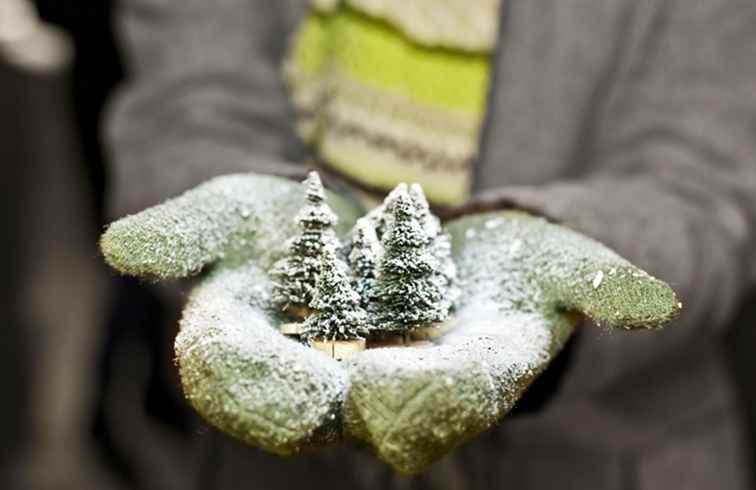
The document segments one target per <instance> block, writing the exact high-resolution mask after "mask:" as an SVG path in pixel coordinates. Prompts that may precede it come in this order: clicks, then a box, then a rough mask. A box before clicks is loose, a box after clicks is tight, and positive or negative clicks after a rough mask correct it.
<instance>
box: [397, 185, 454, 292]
mask: <svg viewBox="0 0 756 490" xmlns="http://www.w3.org/2000/svg"><path fill="white" fill-rule="evenodd" d="M409 194H410V197H412V200H413V201H414V202H415V206H416V207H417V209H418V212H419V213H420V222H421V223H422V224H423V226H424V228H425V231H426V233H428V235H429V236H430V237H431V238H432V240H433V246H432V253H433V255H435V257H436V260H437V261H438V266H437V268H436V270H435V272H434V276H435V279H436V280H437V281H438V284H439V285H440V287H442V288H444V289H445V291H446V293H445V294H446V296H445V297H446V299H447V300H449V301H450V302H454V300H455V299H456V297H457V296H458V292H459V288H458V287H457V285H456V281H457V266H456V264H455V263H454V259H452V255H451V239H450V238H449V235H448V234H447V233H446V232H444V231H443V229H442V228H441V221H440V220H439V219H438V217H437V216H435V215H434V214H433V213H431V209H430V205H429V204H428V200H427V199H426V198H425V193H424V192H423V188H422V187H421V186H420V184H412V185H411V186H410V187H409Z"/></svg>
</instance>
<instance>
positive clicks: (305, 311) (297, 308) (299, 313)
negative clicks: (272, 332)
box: [284, 305, 312, 320]
mask: <svg viewBox="0 0 756 490" xmlns="http://www.w3.org/2000/svg"><path fill="white" fill-rule="evenodd" d="M284 311H285V312H286V314H287V315H289V316H290V317H292V318H298V319H300V320H304V319H305V318H307V317H308V316H310V314H311V313H312V309H311V308H310V307H309V306H306V305H288V306H287V307H286V308H284Z"/></svg>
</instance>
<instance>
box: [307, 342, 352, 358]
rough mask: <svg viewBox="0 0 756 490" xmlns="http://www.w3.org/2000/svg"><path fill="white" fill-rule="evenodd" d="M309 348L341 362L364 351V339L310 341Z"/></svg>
mask: <svg viewBox="0 0 756 490" xmlns="http://www.w3.org/2000/svg"><path fill="white" fill-rule="evenodd" d="M310 347H312V348H313V349H316V350H319V351H321V352H324V353H326V354H328V355H329V356H331V357H333V358H334V359H336V360H339V361H341V360H345V359H349V358H351V357H354V355H355V354H357V353H358V352H362V351H363V350H365V339H355V340H311V341H310Z"/></svg>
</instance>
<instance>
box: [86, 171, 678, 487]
mask: <svg viewBox="0 0 756 490" xmlns="http://www.w3.org/2000/svg"><path fill="white" fill-rule="evenodd" d="M328 203H329V205H330V206H331V207H332V208H333V210H334V211H335V212H336V213H337V214H338V216H339V224H338V225H337V227H336V232H337V234H338V235H339V236H341V237H343V236H345V234H346V233H348V230H349V227H351V226H352V225H353V224H354V222H355V221H356V219H357V217H358V216H359V214H360V210H359V208H357V207H355V206H351V205H350V204H349V202H347V201H344V200H343V199H339V198H338V197H336V196H333V195H330V196H329V198H328ZM302 204H303V196H302V191H301V188H300V187H299V185H298V184H296V183H291V182H287V181H283V180H280V179H276V178H272V177H260V176H254V175H244V176H242V175H237V176H229V177H221V178H217V179H213V180H212V181H210V182H208V183H206V184H204V185H201V186H199V187H198V188H196V189H194V190H192V191H189V192H186V193H185V194H183V195H182V196H180V197H177V198H175V199H172V200H169V201H167V202H166V203H164V204H161V205H159V206H156V207H154V208H150V209H147V210H145V211H143V212H141V213H139V214H136V215H133V216H129V217H126V218H123V219H122V220H119V221H117V222H115V223H113V224H112V225H111V226H110V227H109V228H108V230H107V231H106V232H105V234H104V235H103V237H102V240H101V246H102V251H103V254H104V255H105V258H106V260H107V261H108V263H109V264H111V265H112V266H113V267H115V268H116V269H117V270H119V271H121V272H123V273H127V274H131V275H138V276H144V277H153V278H155V277H156V278H179V277H185V276H187V275H189V274H192V273H196V272H199V271H200V270H201V269H203V268H208V267H210V266H212V270H211V271H210V273H209V274H208V275H207V276H206V277H205V278H203V280H202V281H201V282H200V284H199V285H198V286H197V287H196V288H195V290H194V291H193V292H192V294H191V295H190V297H189V299H188V302H187V305H186V307H185V308H184V312H183V317H182V320H181V330H180V333H179V335H178V336H177V338H176V360H177V363H178V366H179V372H180V375H181V382H182V385H183V389H184V393H185V395H186V397H187V399H188V400H189V401H190V402H191V404H192V405H193V406H194V408H195V409H196V410H197V411H198V412H199V413H200V414H201V415H202V416H203V417H205V418H206V419H207V420H208V421H209V422H210V423H211V424H213V425H214V426H216V427H218V428H219V429H220V430H222V431H224V432H226V433H227V434H229V435H231V436H233V437H236V438H238V439H240V440H242V441H244V442H246V443H248V444H251V445H254V446H257V447H261V448H263V449H266V450H268V451H271V452H274V453H276V454H294V453H298V452H300V451H302V450H304V449H307V448H313V447H318V446H321V445H323V444H327V443H333V442H334V441H337V440H339V439H341V438H344V437H348V438H354V439H358V440H361V441H364V442H365V443H366V444H368V445H369V446H370V447H372V448H373V450H374V451H375V453H376V454H377V455H378V457H380V458H381V459H382V460H384V461H386V462H387V463H389V464H390V465H391V466H392V467H394V468H395V469H396V470H397V471H400V472H404V473H416V472H419V471H423V470H425V469H426V468H428V467H429V466H430V465H431V464H432V463H433V462H434V461H436V460H438V459H439V458H441V457H442V456H443V455H445V454H447V453H448V452H449V451H451V450H452V449H453V448H454V447H455V446H457V445H459V444H461V443H463V442H464V441H466V440H468V439H470V438H471V437H474V436H475V435H476V434H479V433H480V432H482V431H484V430H486V429H488V428H489V427H491V426H492V425H494V424H495V423H497V422H498V421H499V420H500V419H501V417H502V416H504V415H505V414H506V413H507V412H508V411H509V410H510V409H511V407H512V406H513V404H514V403H515V402H516V400H517V399H518V398H519V397H520V396H521V395H522V393H523V392H524V391H525V390H526V389H527V387H528V386H529V384H530V383H531V382H532V380H533V379H534V378H535V377H536V376H537V375H538V374H539V373H540V372H541V371H542V370H544V369H545V368H546V367H547V366H548V364H549V362H550V360H551V359H552V358H553V356H555V355H556V353H557V352H558V351H559V349H560V348H561V347H562V345H564V342H565V341H566V340H567V339H568V338H569V336H570V335H571V333H572V331H573V328H574V325H575V318H576V315H585V316H587V317H589V318H591V319H593V320H594V322H595V323H598V324H600V325H603V326H606V327H611V328H622V329H634V328H658V327H661V326H663V325H664V324H665V323H666V322H668V321H670V320H671V319H672V318H674V317H675V315H676V314H677V313H678V311H679V309H680V307H681V305H680V304H679V303H678V301H677V299H676V297H675V294H674V292H673V291H672V290H671V289H670V288H669V286H667V285H666V284H664V283H663V282H661V281H659V280H657V279H655V278H653V277H651V276H650V275H648V274H647V273H645V272H643V271H642V270H640V269H638V268H636V267H635V266H633V265H632V264H630V263H628V262H627V261H626V260H624V259H622V258H621V257H619V256H618V255H617V254H615V253H614V252H612V251H611V250H609V249H608V248H606V247H605V246H603V245H601V244H600V243H598V242H596V241H594V240H591V239H589V238H587V237H585V236H583V235H580V234H578V233H575V232H573V231H570V230H568V229H565V228H563V227H561V226H557V225H554V224H551V223H548V222H546V221H545V220H543V219H540V218H534V217H532V216H529V215H527V214H524V213H517V212H499V213H491V214H483V215H476V216H471V217H465V218H462V219H459V220H456V221H454V222H452V223H450V224H448V225H447V226H446V227H445V229H446V231H447V232H448V233H449V234H450V236H451V248H452V255H453V257H454V260H455V262H456V264H457V267H458V273H459V284H460V288H461V294H460V295H459V296H458V297H457V300H456V302H455V315H454V317H453V318H452V319H451V320H450V321H451V324H450V325H449V327H450V330H449V333H447V334H445V335H443V336H442V337H440V338H438V339H435V340H434V345H433V346H432V347H426V348H418V347H406V348H393V349H391V348H389V349H372V350H367V351H365V352H362V353H360V354H358V355H357V356H356V357H355V358H353V359H352V360H351V361H349V362H344V363H339V362H337V361H334V360H333V359H331V358H329V357H328V356H326V355H324V354H322V353H320V352H317V351H315V350H313V349H310V348H308V347H306V346H304V345H302V344H301V343H298V342H296V341H294V340H291V339H289V338H286V337H285V336H284V335H282V334H280V333H279V332H278V330H277V326H278V325H279V323H280V322H281V318H280V317H279V316H278V313H277V310H276V308H273V307H271V304H272V301H271V287H272V284H271V281H270V278H269V276H268V275H267V274H266V273H265V272H264V271H265V270H266V269H267V268H269V267H270V264H271V263H272V261H273V260H275V255H276V251H278V250H279V249H280V244H281V243H283V237H286V236H290V235H291V234H293V233H294V231H295V229H294V226H295V225H294V223H293V221H292V220H291V216H292V215H294V213H296V212H297V210H298V209H299V208H300V207H301V206H302Z"/></svg>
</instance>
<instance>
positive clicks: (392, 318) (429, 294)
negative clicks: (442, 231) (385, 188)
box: [376, 188, 450, 332]
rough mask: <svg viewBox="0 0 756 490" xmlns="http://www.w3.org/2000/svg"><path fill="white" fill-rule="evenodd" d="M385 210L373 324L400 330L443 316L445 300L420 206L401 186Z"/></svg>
mask: <svg viewBox="0 0 756 490" xmlns="http://www.w3.org/2000/svg"><path fill="white" fill-rule="evenodd" d="M386 213H387V214H388V219H387V220H386V222H387V228H386V230H385V232H384V235H383V239H382V245H383V254H382V256H381V259H380V260H379V263H378V273H377V281H376V299H377V301H378V306H377V309H376V319H377V322H378V326H379V328H380V329H382V330H394V331H405V332H406V331H409V330H411V329H413V328H415V327H419V326H423V325H427V324H430V323H433V322H438V321H442V320H444V319H445V318H446V316H447V315H448V312H449V307H450V302H449V300H448V298H446V296H445V293H446V291H445V287H444V285H443V284H441V283H440V281H439V280H438V276H437V274H436V271H437V269H438V266H439V264H438V258H437V257H436V255H435V253H434V240H433V237H431V236H430V235H429V234H428V232H427V228H426V226H425V225H426V224H425V223H424V222H423V221H424V220H423V212H422V210H421V209H419V207H418V206H417V204H416V202H415V200H414V199H413V198H412V196H411V195H410V194H409V192H408V190H407V189H406V188H401V189H398V190H397V191H396V192H395V193H393V196H392V198H391V200H390V201H389V202H388V203H387V205H386Z"/></svg>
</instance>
